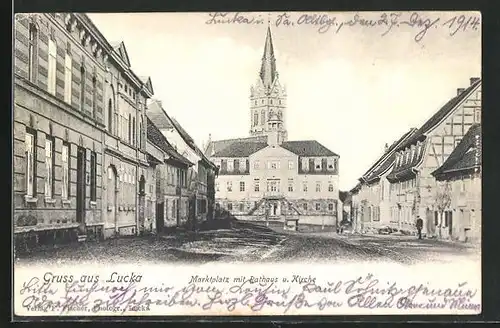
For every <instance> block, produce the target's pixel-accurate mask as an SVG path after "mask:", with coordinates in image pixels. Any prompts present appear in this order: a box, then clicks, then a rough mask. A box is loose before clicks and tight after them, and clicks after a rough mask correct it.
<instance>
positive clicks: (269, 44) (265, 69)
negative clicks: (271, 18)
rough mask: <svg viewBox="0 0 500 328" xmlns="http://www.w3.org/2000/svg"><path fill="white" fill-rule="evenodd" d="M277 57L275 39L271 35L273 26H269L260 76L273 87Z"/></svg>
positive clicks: (266, 84) (267, 84)
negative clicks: (275, 55)
mask: <svg viewBox="0 0 500 328" xmlns="http://www.w3.org/2000/svg"><path fill="white" fill-rule="evenodd" d="M276 75H277V73H276V59H275V58H274V48H273V39H272V36H271V26H269V25H268V26H267V35H266V43H265V44H264V54H263V56H262V65H261V67H260V78H261V79H262V82H263V83H264V85H265V86H266V87H268V88H269V87H271V85H272V84H273V82H274V79H275V77H276Z"/></svg>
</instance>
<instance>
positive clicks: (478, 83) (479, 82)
mask: <svg viewBox="0 0 500 328" xmlns="http://www.w3.org/2000/svg"><path fill="white" fill-rule="evenodd" d="M476 83H477V84H476V85H475V86H474V87H472V85H471V86H470V87H472V88H470V89H469V91H468V92H467V95H464V97H463V98H462V99H461V100H460V101H459V102H458V103H456V104H455V106H453V108H452V109H451V110H450V111H449V112H448V114H446V115H445V116H444V117H443V118H442V119H441V120H440V121H438V122H437V123H436V124H434V126H432V127H431V128H430V129H429V130H428V131H427V132H426V134H427V133H431V132H432V131H434V130H435V129H436V128H437V127H438V126H439V125H441V124H442V123H443V122H444V121H446V120H447V119H448V117H449V116H450V115H451V113H452V112H453V111H454V110H455V109H456V108H457V107H459V106H460V105H462V104H463V103H464V102H465V101H466V100H467V98H468V97H469V96H470V95H471V94H472V93H473V92H474V91H475V90H476V89H477V88H479V86H480V85H481V83H482V80H481V79H479V80H478V81H477V82H476ZM464 92H465V91H464Z"/></svg>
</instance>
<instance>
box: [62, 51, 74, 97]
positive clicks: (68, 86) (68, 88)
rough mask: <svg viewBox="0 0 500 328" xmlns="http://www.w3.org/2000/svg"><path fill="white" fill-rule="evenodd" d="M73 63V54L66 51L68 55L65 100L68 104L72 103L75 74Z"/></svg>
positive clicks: (65, 58)
mask: <svg viewBox="0 0 500 328" xmlns="http://www.w3.org/2000/svg"><path fill="white" fill-rule="evenodd" d="M72 65H73V64H72V61H71V55H70V54H69V53H66V56H65V57H64V101H65V102H67V103H68V104H71V87H72V83H71V76H72V74H73V73H72V70H73V68H72V67H73V66H72Z"/></svg>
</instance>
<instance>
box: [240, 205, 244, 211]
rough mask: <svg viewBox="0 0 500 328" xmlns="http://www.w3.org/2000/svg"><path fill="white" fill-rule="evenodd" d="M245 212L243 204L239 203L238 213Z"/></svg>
mask: <svg viewBox="0 0 500 328" xmlns="http://www.w3.org/2000/svg"><path fill="white" fill-rule="evenodd" d="M244 210H245V204H243V203H240V212H243V211H244Z"/></svg>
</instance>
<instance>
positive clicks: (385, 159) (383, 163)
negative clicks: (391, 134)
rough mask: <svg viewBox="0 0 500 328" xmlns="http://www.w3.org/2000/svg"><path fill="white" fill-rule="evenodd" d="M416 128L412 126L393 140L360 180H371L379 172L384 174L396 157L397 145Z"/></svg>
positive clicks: (378, 174)
mask: <svg viewBox="0 0 500 328" xmlns="http://www.w3.org/2000/svg"><path fill="white" fill-rule="evenodd" d="M416 131H417V129H415V128H413V129H411V130H409V131H408V132H406V133H405V134H403V135H402V136H401V138H399V139H398V140H396V141H395V142H393V144H392V145H391V146H390V147H389V149H387V151H386V152H385V153H384V154H383V155H382V156H381V157H380V158H379V159H378V160H377V161H376V162H375V164H373V165H372V166H371V167H370V168H369V169H368V171H366V173H365V174H363V176H362V177H361V179H362V180H364V181H366V182H371V181H373V180H375V179H377V178H379V177H380V175H381V174H384V172H386V171H387V170H388V169H389V168H390V166H391V165H392V164H393V163H394V160H395V159H396V152H395V151H394V150H395V149H396V147H397V146H398V145H400V144H401V143H403V142H405V140H407V139H408V138H411V136H412V135H413V133H415V132H416Z"/></svg>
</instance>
